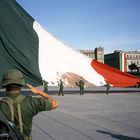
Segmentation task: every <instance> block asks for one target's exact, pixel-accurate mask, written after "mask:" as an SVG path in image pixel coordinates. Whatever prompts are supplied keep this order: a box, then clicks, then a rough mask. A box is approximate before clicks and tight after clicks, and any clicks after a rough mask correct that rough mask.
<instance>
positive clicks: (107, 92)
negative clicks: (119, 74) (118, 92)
mask: <svg viewBox="0 0 140 140" xmlns="http://www.w3.org/2000/svg"><path fill="white" fill-rule="evenodd" d="M105 82H106V95H108V94H109V89H110V84H109V82H108V81H107V79H105Z"/></svg>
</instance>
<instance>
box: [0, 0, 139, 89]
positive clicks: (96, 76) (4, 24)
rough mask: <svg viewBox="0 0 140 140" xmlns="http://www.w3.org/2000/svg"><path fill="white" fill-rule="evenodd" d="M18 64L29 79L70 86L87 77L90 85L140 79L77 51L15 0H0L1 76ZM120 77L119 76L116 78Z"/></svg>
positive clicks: (125, 83) (129, 82)
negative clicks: (43, 25) (62, 81)
mask: <svg viewBox="0 0 140 140" xmlns="http://www.w3.org/2000/svg"><path fill="white" fill-rule="evenodd" d="M11 68H17V69H19V70H20V71H22V73H23V74H24V77H25V80H26V82H28V83H31V84H33V85H36V86H38V85H41V84H42V80H46V81H48V82H49V84H50V85H57V82H58V81H59V80H60V79H63V80H64V81H65V83H66V85H68V86H70V85H72V83H75V81H76V80H78V79H79V80H80V79H83V80H85V81H86V83H87V85H96V86H103V85H105V84H106V82H105V79H107V80H108V81H109V82H110V84H111V85H112V86H120V87H121V86H122V87H124V86H125V87H126V86H133V85H136V84H137V82H140V80H139V79H138V78H137V77H134V76H132V75H128V74H124V73H122V72H120V71H119V70H114V69H112V68H111V67H109V68H108V66H106V65H104V64H100V63H99V62H97V61H95V60H92V59H91V58H89V57H87V56H85V55H83V54H81V53H79V52H76V51H75V50H73V49H72V48H70V47H68V46H66V45H65V44H64V43H63V42H61V41H60V40H58V39H57V38H55V37H54V36H53V35H52V34H50V33H49V32H47V31H46V30H45V29H43V28H42V26H41V25H40V24H39V23H38V22H37V21H35V19H33V18H32V17H31V16H30V15H29V14H28V13H27V12H26V11H25V10H24V9H23V8H22V7H21V6H20V5H19V4H18V3H17V2H16V1H15V0H1V1H0V80H1V79H2V75H3V73H4V72H5V71H7V70H8V69H11ZM116 78H117V79H116Z"/></svg>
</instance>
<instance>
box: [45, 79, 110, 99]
mask: <svg viewBox="0 0 140 140" xmlns="http://www.w3.org/2000/svg"><path fill="white" fill-rule="evenodd" d="M105 82H106V87H107V89H106V95H108V94H109V89H110V84H109V82H108V81H107V79H105ZM48 84H49V83H48V82H47V81H45V80H44V81H43V85H44V92H46V93H48ZM75 84H76V86H78V87H79V88H80V95H84V87H85V82H84V81H83V80H79V81H78V82H75ZM58 85H59V93H58V96H60V95H62V96H64V92H63V89H64V82H63V80H61V79H60V81H59V83H58Z"/></svg>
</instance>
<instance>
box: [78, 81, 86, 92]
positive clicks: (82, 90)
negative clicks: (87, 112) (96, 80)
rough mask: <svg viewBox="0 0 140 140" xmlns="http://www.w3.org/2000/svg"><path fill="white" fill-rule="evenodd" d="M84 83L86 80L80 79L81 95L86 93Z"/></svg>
mask: <svg viewBox="0 0 140 140" xmlns="http://www.w3.org/2000/svg"><path fill="white" fill-rule="evenodd" d="M84 84H85V82H84V81H83V80H80V81H79V87H80V95H84Z"/></svg>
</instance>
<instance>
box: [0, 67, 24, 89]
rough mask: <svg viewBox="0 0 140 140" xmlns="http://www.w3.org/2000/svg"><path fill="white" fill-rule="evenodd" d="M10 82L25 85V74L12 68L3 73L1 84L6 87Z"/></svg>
mask: <svg viewBox="0 0 140 140" xmlns="http://www.w3.org/2000/svg"><path fill="white" fill-rule="evenodd" d="M10 84H18V85H21V86H23V85H25V81H24V77H23V74H22V73H21V72H20V71H19V70H17V69H10V70H8V71H7V72H6V73H5V74H4V75H3V78H2V81H1V86H2V87H6V86H7V85H10Z"/></svg>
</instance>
